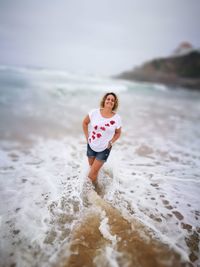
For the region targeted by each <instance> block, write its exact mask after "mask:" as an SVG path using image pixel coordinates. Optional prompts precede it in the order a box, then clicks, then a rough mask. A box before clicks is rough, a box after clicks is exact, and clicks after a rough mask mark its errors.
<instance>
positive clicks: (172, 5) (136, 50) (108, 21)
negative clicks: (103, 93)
mask: <svg viewBox="0 0 200 267" xmlns="http://www.w3.org/2000/svg"><path fill="white" fill-rule="evenodd" d="M199 13H200V0H167V1H166V0H151V1H150V0H139V1H138V0H57V1H55V0H42V1H41V0H0V65H13V66H29V67H30V66H34V67H43V68H50V69H56V70H66V71H70V72H83V73H88V74H101V75H113V74H118V73H120V72H122V71H125V70H130V69H132V68H134V67H135V66H139V65H141V64H142V63H144V62H145V61H148V60H151V59H153V58H156V57H166V56H169V55H171V53H172V52H173V51H174V49H175V48H176V47H177V46H178V45H179V44H180V43H181V42H183V41H188V42H190V43H191V44H193V45H194V47H196V48H200V34H199V28H200V16H199Z"/></svg>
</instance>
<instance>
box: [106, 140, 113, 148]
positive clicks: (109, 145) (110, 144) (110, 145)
mask: <svg viewBox="0 0 200 267" xmlns="http://www.w3.org/2000/svg"><path fill="white" fill-rule="evenodd" d="M112 145H113V142H112V141H111V140H110V141H109V142H108V147H107V148H108V149H110V148H111V147H112Z"/></svg>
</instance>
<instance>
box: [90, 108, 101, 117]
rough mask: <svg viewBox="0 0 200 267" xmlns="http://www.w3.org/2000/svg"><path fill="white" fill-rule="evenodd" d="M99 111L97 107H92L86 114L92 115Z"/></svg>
mask: <svg viewBox="0 0 200 267" xmlns="http://www.w3.org/2000/svg"><path fill="white" fill-rule="evenodd" d="M98 112H99V109H98V108H94V109H91V110H90V111H89V112H88V115H89V117H91V116H92V115H95V114H97V113H98Z"/></svg>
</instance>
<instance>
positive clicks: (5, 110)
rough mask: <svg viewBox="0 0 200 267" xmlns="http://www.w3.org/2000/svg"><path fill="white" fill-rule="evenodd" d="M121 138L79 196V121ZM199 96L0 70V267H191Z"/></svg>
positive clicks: (199, 259) (53, 73) (82, 160)
mask: <svg viewBox="0 0 200 267" xmlns="http://www.w3.org/2000/svg"><path fill="white" fill-rule="evenodd" d="M112 91H113V92H115V93H116V94H117V95H118V97H119V109H118V111H117V112H118V114H119V115H120V116H121V118H122V134H121V137H120V139H119V140H118V141H117V142H116V143H115V144H114V146H113V148H112V151H111V154H110V156H109V159H108V161H107V162H106V163H105V164H104V165H103V167H102V169H101V170H100V172H99V175H98V182H97V185H96V187H95V188H87V187H86V186H85V185H86V180H87V174H88V171H89V166H88V161H87V157H86V146H87V144H86V140H85V137H84V134H83V130H82V121H83V119H84V117H85V116H86V115H87V114H88V112H89V111H90V110H91V109H94V108H98V107H99V104H100V100H101V98H102V96H103V95H104V94H105V93H106V92H112ZM199 242H200V90H199V91H192V90H190V89H187V88H185V89H184V88H179V87H176V88H175V87H167V86H164V85H161V84H150V83H144V82H130V81H124V80H120V79H114V78H111V77H105V76H100V75H99V76H98V75H86V74H84V73H72V72H66V71H59V70H50V69H44V68H30V67H23V68H22V67H10V66H0V266H1V267H2V266H5V267H7V266H9V267H15V266H16V267H29V266H34V267H37V266H42V267H43V266H50V267H51V266H70V267H72V266H74V267H78V266H86V267H90V266H97V267H119V266H122V267H126V266H127V267H129V266H130V267H132V266H136V267H140V266H141V267H145V266H147V267H151V266H152V267H156V266H173V267H174V266H176V267H178V266H194V267H198V266H200V254H199V248H200V247H199Z"/></svg>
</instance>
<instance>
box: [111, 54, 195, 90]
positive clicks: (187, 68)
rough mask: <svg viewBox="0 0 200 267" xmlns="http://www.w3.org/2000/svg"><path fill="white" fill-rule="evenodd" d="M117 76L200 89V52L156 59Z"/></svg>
mask: <svg viewBox="0 0 200 267" xmlns="http://www.w3.org/2000/svg"><path fill="white" fill-rule="evenodd" d="M115 78H121V79H126V80H135V81H145V82H153V83H162V84H166V85H169V86H173V87H177V86H178V87H186V88H191V89H198V90H200V52H199V51H198V50H193V51H191V52H190V53H188V54H184V55H180V56H175V55H174V56H171V57H167V58H158V59H154V60H151V61H149V62H146V63H144V64H143V65H142V66H140V67H137V68H135V69H133V70H130V71H125V72H123V73H121V74H119V75H117V76H115Z"/></svg>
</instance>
